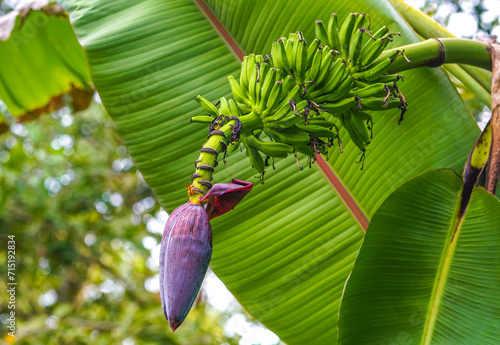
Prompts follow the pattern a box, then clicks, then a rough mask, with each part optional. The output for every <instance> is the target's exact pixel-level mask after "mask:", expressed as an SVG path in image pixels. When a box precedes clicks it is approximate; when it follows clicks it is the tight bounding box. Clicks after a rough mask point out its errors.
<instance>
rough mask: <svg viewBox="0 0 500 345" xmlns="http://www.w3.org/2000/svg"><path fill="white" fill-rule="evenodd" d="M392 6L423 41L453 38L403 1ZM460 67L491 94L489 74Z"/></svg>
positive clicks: (437, 24)
mask: <svg viewBox="0 0 500 345" xmlns="http://www.w3.org/2000/svg"><path fill="white" fill-rule="evenodd" d="M391 2H392V4H393V5H394V7H396V9H397V10H398V11H399V13H401V15H402V16H403V17H404V18H405V19H406V21H408V24H410V26H411V27H412V29H413V30H415V31H416V32H417V34H418V35H420V36H421V37H423V38H424V39H429V38H432V37H437V38H444V37H448V38H454V37H455V36H453V34H452V33H451V32H449V31H448V30H446V29H445V28H444V27H443V26H442V25H441V24H439V23H438V22H436V21H435V20H434V19H432V18H431V17H429V16H428V15H426V14H425V13H423V12H422V11H420V10H418V9H415V8H413V7H411V6H409V5H408V4H407V3H405V2H404V1H403V0H391ZM460 67H462V68H463V69H464V70H465V71H466V72H467V73H468V74H469V75H470V76H471V77H473V78H474V79H476V81H477V82H478V83H480V84H481V85H482V86H483V87H484V88H485V89H486V90H487V91H488V92H491V72H490V71H486V70H484V69H480V68H477V67H474V66H465V65H464V66H460Z"/></svg>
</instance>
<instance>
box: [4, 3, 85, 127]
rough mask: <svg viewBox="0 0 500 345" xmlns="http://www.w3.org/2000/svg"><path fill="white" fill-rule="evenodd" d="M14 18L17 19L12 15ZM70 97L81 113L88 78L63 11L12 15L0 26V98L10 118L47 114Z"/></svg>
mask: <svg viewBox="0 0 500 345" xmlns="http://www.w3.org/2000/svg"><path fill="white" fill-rule="evenodd" d="M16 14H17V15H16ZM67 93H69V94H71V99H72V103H73V107H74V108H75V109H77V110H81V109H85V108H86V107H87V106H88V103H89V101H90V99H91V97H92V89H91V87H90V75H89V72H88V69H87V66H86V63H85V57H84V55H83V51H82V49H81V47H80V46H79V45H78V42H77V41H76V40H75V35H74V32H73V30H72V28H71V25H70V23H69V22H68V20H67V17H66V14H65V12H64V11H63V10H62V9H61V8H60V7H59V6H58V5H48V6H46V7H44V8H43V9H42V10H38V11H29V10H22V11H12V12H10V13H9V14H8V15H5V16H3V17H2V25H0V99H1V100H2V101H3V102H4V103H5V105H6V107H7V109H8V111H9V112H10V114H11V115H12V116H14V117H19V116H22V115H25V114H27V113H28V114H29V113H33V112H35V113H38V114H39V113H40V112H47V111H49V112H50V111H52V110H54V109H57V108H59V107H60V106H61V105H63V104H64V102H62V101H61V100H60V98H61V96H62V95H64V94H67Z"/></svg>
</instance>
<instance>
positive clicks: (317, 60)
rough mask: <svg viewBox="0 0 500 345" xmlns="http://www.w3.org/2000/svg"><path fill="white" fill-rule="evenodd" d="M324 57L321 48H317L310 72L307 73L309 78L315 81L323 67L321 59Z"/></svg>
mask: <svg viewBox="0 0 500 345" xmlns="http://www.w3.org/2000/svg"><path fill="white" fill-rule="evenodd" d="M322 57H323V51H322V50H321V49H317V50H316V52H315V53H314V57H313V60H312V63H311V67H310V68H309V71H308V74H307V78H306V79H307V80H311V81H315V79H316V76H317V75H318V73H319V70H320V68H321V60H322Z"/></svg>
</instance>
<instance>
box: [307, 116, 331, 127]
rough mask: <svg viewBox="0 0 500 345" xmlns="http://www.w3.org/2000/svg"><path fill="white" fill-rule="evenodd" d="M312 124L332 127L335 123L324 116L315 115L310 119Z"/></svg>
mask: <svg viewBox="0 0 500 345" xmlns="http://www.w3.org/2000/svg"><path fill="white" fill-rule="evenodd" d="M309 124H310V125H315V126H321V127H326V128H332V127H333V126H334V125H335V124H334V123H333V122H331V121H328V120H327V119H325V118H324V117H313V118H312V119H310V120H309Z"/></svg>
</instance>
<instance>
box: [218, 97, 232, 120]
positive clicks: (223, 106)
mask: <svg viewBox="0 0 500 345" xmlns="http://www.w3.org/2000/svg"><path fill="white" fill-rule="evenodd" d="M219 113H220V114H221V115H224V116H231V110H230V109H229V105H228V103H227V100H226V98H225V97H221V99H220V102H219Z"/></svg>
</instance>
